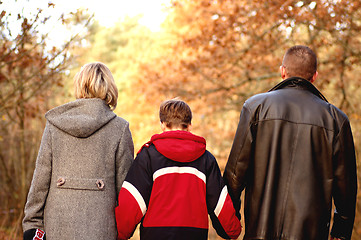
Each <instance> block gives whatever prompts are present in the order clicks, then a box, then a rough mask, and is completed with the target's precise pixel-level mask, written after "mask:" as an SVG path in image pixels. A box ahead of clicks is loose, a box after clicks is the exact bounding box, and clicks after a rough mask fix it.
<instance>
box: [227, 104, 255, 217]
mask: <svg viewBox="0 0 361 240" xmlns="http://www.w3.org/2000/svg"><path fill="white" fill-rule="evenodd" d="M251 149H252V132H251V113H250V111H249V110H248V108H247V107H246V104H245V105H244V106H243V109H242V111H241V116H240V120H239V123H238V127H237V131H236V134H235V137H234V141H233V145H232V148H231V152H230V155H229V157H228V162H227V165H226V168H225V171H224V174H223V177H224V181H225V183H226V185H227V187H228V189H229V194H230V196H231V198H232V201H233V204H234V207H235V209H236V213H237V216H238V217H239V218H240V214H239V211H240V207H241V200H240V197H241V192H242V191H243V189H244V188H245V186H246V181H247V170H248V166H249V162H250V158H251Z"/></svg>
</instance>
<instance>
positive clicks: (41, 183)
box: [23, 122, 52, 232]
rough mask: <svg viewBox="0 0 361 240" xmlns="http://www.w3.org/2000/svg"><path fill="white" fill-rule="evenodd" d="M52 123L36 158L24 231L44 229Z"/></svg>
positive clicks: (45, 133) (50, 160)
mask: <svg viewBox="0 0 361 240" xmlns="http://www.w3.org/2000/svg"><path fill="white" fill-rule="evenodd" d="M51 145H52V143H51V132H50V124H49V123H48V122H47V123H46V126H45V130H44V133H43V137H42V140H41V144H40V148H39V152H38V156H37V159H36V164H35V170H34V174H33V179H32V182H31V185H30V190H29V193H28V197H27V202H26V204H25V209H24V214H25V216H24V219H23V231H24V232H25V231H27V230H30V229H37V228H38V229H42V230H44V221H43V220H44V206H45V202H46V199H47V196H48V192H49V188H50V180H51V169H52V151H51V149H52V147H51Z"/></svg>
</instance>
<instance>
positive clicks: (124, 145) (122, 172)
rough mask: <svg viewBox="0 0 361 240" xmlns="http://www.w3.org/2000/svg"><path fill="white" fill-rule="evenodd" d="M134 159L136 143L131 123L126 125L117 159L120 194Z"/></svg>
mask: <svg viewBox="0 0 361 240" xmlns="http://www.w3.org/2000/svg"><path fill="white" fill-rule="evenodd" d="M133 159H134V144H133V138H132V134H131V132H130V129H129V123H127V124H126V125H125V126H124V129H123V135H122V137H121V139H120V142H119V146H118V150H117V153H116V161H115V171H116V172H115V176H116V190H117V191H116V193H117V194H119V191H120V188H121V187H122V184H123V181H124V179H125V177H126V175H127V173H128V171H129V168H130V166H131V165H132V163H133Z"/></svg>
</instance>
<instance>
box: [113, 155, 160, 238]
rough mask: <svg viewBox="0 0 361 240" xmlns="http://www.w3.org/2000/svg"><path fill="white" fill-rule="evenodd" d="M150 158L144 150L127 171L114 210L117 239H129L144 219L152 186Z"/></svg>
mask: <svg viewBox="0 0 361 240" xmlns="http://www.w3.org/2000/svg"><path fill="white" fill-rule="evenodd" d="M149 160H150V158H149V155H148V151H147V149H146V148H143V150H142V151H141V152H140V153H139V154H138V155H137V157H136V158H135V160H134V162H133V164H132V166H131V167H130V169H129V172H128V174H127V177H126V178H125V181H124V182H123V185H122V188H121V189H120V192H119V196H118V206H117V207H116V208H115V217H116V221H117V229H118V239H122V240H123V239H129V238H130V237H131V236H132V235H133V233H134V230H135V228H136V226H137V225H138V223H139V222H140V221H141V220H142V218H143V217H144V215H145V213H146V211H147V206H148V203H149V198H150V193H151V189H152V185H153V179H152V174H151V171H150V166H149V164H150V161H149Z"/></svg>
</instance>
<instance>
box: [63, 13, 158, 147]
mask: <svg viewBox="0 0 361 240" xmlns="http://www.w3.org/2000/svg"><path fill="white" fill-rule="evenodd" d="M140 19H141V16H134V17H129V16H128V17H124V18H123V19H120V20H119V21H118V22H116V23H115V24H114V25H113V26H110V27H103V26H100V25H97V24H95V25H92V27H91V29H90V31H91V32H90V34H91V35H90V38H89V39H88V44H87V47H85V48H82V49H78V50H77V53H76V54H77V55H79V56H80V57H79V58H78V61H77V66H75V68H74V71H73V72H72V73H71V74H70V75H72V76H73V75H74V74H75V72H76V71H78V70H79V68H80V66H82V65H83V64H85V63H88V62H94V61H100V62H103V63H104V64H106V65H107V66H108V67H109V69H110V70H111V72H112V74H113V77H114V79H115V82H116V84H117V87H118V90H119V97H118V105H117V108H116V109H115V113H116V114H118V115H119V116H121V117H123V118H125V119H126V120H127V121H128V122H129V123H130V129H131V131H132V136H133V140H134V144H135V150H136V151H137V150H138V149H139V148H140V147H141V146H142V144H144V143H145V142H146V141H148V140H149V138H150V136H151V134H154V133H155V132H157V131H159V129H160V128H159V120H158V115H157V113H156V111H157V107H158V106H157V104H158V103H157V104H150V103H149V102H147V101H146V100H145V98H144V96H143V95H142V94H137V93H138V90H136V91H134V89H132V88H130V86H131V85H132V83H133V82H134V81H135V80H136V78H137V77H138V73H139V65H140V64H141V63H142V62H143V61H144V59H149V58H150V56H152V55H154V54H155V53H156V52H157V51H158V48H157V46H158V45H157V44H156V43H157V42H159V41H160V39H159V37H158V33H153V32H151V31H150V30H149V29H148V28H147V27H145V26H143V25H141V24H140V23H139V20H140Z"/></svg>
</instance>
